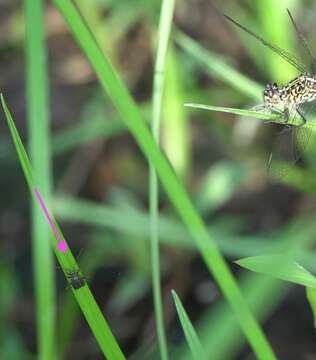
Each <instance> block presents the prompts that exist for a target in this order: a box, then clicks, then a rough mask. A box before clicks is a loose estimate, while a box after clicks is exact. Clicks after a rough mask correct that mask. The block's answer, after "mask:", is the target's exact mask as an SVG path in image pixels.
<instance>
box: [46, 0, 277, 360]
mask: <svg viewBox="0 0 316 360" xmlns="http://www.w3.org/2000/svg"><path fill="white" fill-rule="evenodd" d="M53 3H54V4H55V5H56V6H57V8H58V9H59V11H60V13H61V14H62V15H63V17H64V19H65V20H66V22H67V24H68V26H69V28H70V30H71V31H72V33H73V35H74V37H75V39H76V41H77V42H78V44H79V45H80V47H81V48H82V50H83V52H84V53H85V55H86V56H87V58H88V59H89V62H90V64H91V66H92V68H93V69H94V70H95V71H96V74H97V76H98V78H99V80H100V83H101V85H102V87H103V88H104V90H105V91H106V92H107V94H108V95H109V97H110V98H111V100H112V101H113V103H114V105H115V106H116V108H117V110H118V111H119V113H120V115H121V116H122V119H123V120H124V121H125V123H126V125H127V127H128V128H129V130H130V132H131V133H132V134H133V136H134V137H135V139H136V141H137V143H138V145H139V146H140V148H141V150H142V151H143V152H144V154H145V155H146V157H147V158H148V160H150V161H152V163H153V165H154V166H155V169H156V171H157V173H158V175H159V176H160V180H161V182H162V185H163V186H164V189H165V190H166V192H167V195H168V196H169V198H170V200H171V202H172V203H173V205H174V207H175V209H176V210H177V212H178V214H179V215H180V216H181V218H182V220H183V221H184V223H185V224H186V225H187V228H188V230H189V232H190V233H191V235H192V237H193V238H194V239H195V241H196V244H197V247H198V249H199V251H200V252H201V255H202V256H203V259H204V261H205V263H206V264H207V266H208V268H209V270H210V271H211V272H212V274H213V276H214V277H215V279H216V281H217V283H218V284H219V286H220V288H221V290H222V291H223V294H224V296H225V297H226V299H227V300H228V302H229V304H230V306H231V307H232V309H233V310H234V313H235V315H236V317H237V318H238V322H239V325H240V326H241V328H242V329H243V331H244V333H245V335H246V336H247V339H248V341H249V342H250V344H251V346H252V348H253V350H254V351H255V353H256V356H257V357H258V358H259V359H264V360H268V359H275V355H274V353H273V350H272V349H271V347H270V345H269V343H268V341H267V339H266V337H265V336H264V334H263V332H262V330H261V328H260V326H259V324H258V322H257V321H256V319H255V318H254V316H253V315H252V313H251V311H250V309H249V307H248V305H247V303H246V301H245V300H244V297H243V295H242V293H241V291H240V289H239V287H238V285H237V283H236V281H235V279H234V277H233V275H232V273H231V271H230V269H229V267H228V266H227V264H226V262H225V260H224V258H223V256H222V255H221V253H220V252H219V250H218V248H217V246H216V244H215V241H214V239H213V237H210V236H209V234H208V231H207V228H206V226H205V224H204V222H203V220H202V219H201V217H200V216H199V214H198V213H197V211H196V209H195V208H194V206H193V204H192V201H191V200H190V198H189V196H188V194H187V192H186V191H185V189H184V187H183V185H182V183H181V182H180V180H179V179H178V178H177V176H176V175H175V173H174V171H173V169H172V168H171V166H170V164H169V162H168V161H167V159H166V158H165V156H164V155H163V154H162V152H161V151H160V149H159V147H158V146H157V144H156V143H155V141H154V139H153V137H152V136H151V134H150V131H149V130H148V128H147V126H146V125H145V122H144V121H143V119H142V117H141V115H140V112H139V109H138V107H137V105H136V104H135V102H134V101H133V99H132V98H131V96H130V94H129V92H128V90H127V89H126V87H125V85H124V84H123V83H122V81H121V79H120V77H119V75H118V74H117V73H116V71H115V69H114V68H113V66H112V64H111V63H110V62H109V61H108V59H107V58H106V57H105V56H104V54H103V52H102V50H101V49H100V47H99V46H98V45H97V43H96V41H95V39H94V37H93V34H92V33H91V31H90V29H88V28H87V27H86V24H85V22H84V20H83V19H82V18H81V16H80V14H79V13H78V11H77V10H76V8H75V6H74V5H73V4H72V2H71V1H69V0H54V1H53Z"/></svg>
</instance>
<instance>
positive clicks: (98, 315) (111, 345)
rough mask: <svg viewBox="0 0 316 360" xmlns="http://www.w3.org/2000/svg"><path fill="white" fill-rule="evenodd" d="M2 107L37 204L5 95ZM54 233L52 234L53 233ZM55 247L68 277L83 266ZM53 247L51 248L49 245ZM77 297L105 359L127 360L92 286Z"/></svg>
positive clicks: (86, 286)
mask: <svg viewBox="0 0 316 360" xmlns="http://www.w3.org/2000/svg"><path fill="white" fill-rule="evenodd" d="M1 103H2V107H3V109H4V112H5V116H6V120H7V123H8V126H9V129H10V132H11V136H12V139H13V142H14V145H15V148H16V151H17V154H18V156H19V159H20V162H21V166H22V169H23V172H24V175H25V178H26V180H27V183H28V185H29V189H30V192H31V195H32V196H33V198H34V199H35V201H37V200H36V197H35V194H34V188H35V187H36V186H37V184H36V181H35V176H34V175H33V171H32V168H31V164H30V161H29V159H28V156H27V154H26V151H25V149H24V147H23V144H22V141H21V139H20V136H19V134H18V131H17V129H16V127H15V125H14V121H13V119H12V116H11V113H10V111H9V110H8V108H7V105H6V103H5V101H4V98H3V95H2V94H1ZM41 215H42V219H39V221H41V222H43V223H44V224H45V225H46V227H47V226H48V225H47V223H45V219H44V215H43V214H41ZM53 221H54V224H55V226H56V228H57V231H58V233H59V236H60V238H61V240H62V241H66V240H65V238H64V236H63V234H62V232H61V230H60V228H59V226H58V224H57V222H56V220H55V219H54V218H53ZM51 233H52V231H51ZM51 238H52V239H51V243H52V245H53V249H54V251H55V254H56V257H57V259H58V261H59V263H60V266H61V268H62V270H63V272H64V274H65V276H66V277H67V271H68V270H69V269H78V270H79V266H78V264H77V262H76V260H75V259H74V257H73V255H72V253H71V251H70V249H69V247H67V251H66V253H65V254H63V253H62V252H61V251H59V250H57V240H56V238H55V236H54V235H53V233H52V236H51ZM49 245H50V244H49ZM71 289H72V291H73V294H74V296H75V298H76V300H77V302H78V304H79V306H80V308H81V311H82V312H83V314H84V316H85V318H86V320H87V322H88V324H89V326H90V328H91V330H92V332H93V333H94V336H95V338H96V340H97V342H98V344H99V346H100V348H101V350H102V352H103V353H104V355H105V356H106V357H107V358H108V359H113V360H123V359H125V357H124V355H123V353H122V352H121V349H120V347H119V345H118V344H117V342H116V340H115V338H114V336H113V334H112V332H111V330H110V328H109V326H108V324H107V322H106V320H105V319H104V317H103V315H102V312H101V310H100V309H99V307H98V305H97V303H96V301H95V299H94V297H93V295H92V294H91V292H90V289H89V287H88V285H87V284H86V285H85V286H83V287H82V288H80V289H78V290H75V289H73V288H72V287H71Z"/></svg>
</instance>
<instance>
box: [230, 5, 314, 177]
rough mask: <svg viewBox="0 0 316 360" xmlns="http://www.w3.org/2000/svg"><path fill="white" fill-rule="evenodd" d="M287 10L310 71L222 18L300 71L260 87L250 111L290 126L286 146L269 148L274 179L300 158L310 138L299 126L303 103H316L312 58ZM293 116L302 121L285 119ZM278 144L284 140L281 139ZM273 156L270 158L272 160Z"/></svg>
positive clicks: (283, 173)
mask: <svg viewBox="0 0 316 360" xmlns="http://www.w3.org/2000/svg"><path fill="white" fill-rule="evenodd" d="M287 12H288V15H289V17H290V20H291V22H292V25H293V26H294V28H295V31H296V34H297V36H298V38H299V40H300V43H301V45H302V46H303V48H304V50H305V52H306V53H307V55H308V56H309V58H310V60H311V62H312V68H313V70H312V72H310V71H308V70H307V68H306V67H305V66H304V65H302V64H301V63H300V61H298V60H297V59H296V57H295V56H293V55H292V54H291V53H289V52H288V51H286V50H284V49H282V48H280V47H278V46H276V45H273V44H271V43H269V42H268V41H266V40H265V39H263V38H262V37H261V36H259V35H257V34H255V33H254V32H252V31H251V30H249V29H247V28H246V27H244V26H243V25H241V24H239V23H238V22H237V21H235V20H234V19H232V18H231V17H229V16H227V15H224V16H225V17H226V19H228V20H229V21H230V22H232V23H233V24H234V25H236V26H237V27H239V28H240V29H242V30H243V31H245V32H247V33H248V34H249V35H251V36H252V37H254V38H255V39H257V40H258V41H259V42H261V44H263V45H264V46H266V47H267V48H269V49H270V50H272V51H273V52H274V53H276V54H277V55H279V56H280V57H282V58H283V59H284V60H286V61H287V62H288V63H289V64H290V65H292V66H293V67H295V68H296V69H297V70H298V71H299V72H300V75H299V76H297V77H296V78H294V79H293V80H291V81H289V82H288V83H287V84H285V85H284V86H281V87H280V86H278V84H277V83H275V82H274V83H269V84H267V85H266V87H265V89H264V90H263V104H260V105H257V106H255V107H254V108H253V110H256V111H269V112H271V113H277V114H280V115H282V117H283V120H284V121H283V124H286V125H288V126H287V129H291V131H290V132H289V131H286V132H283V134H285V135H290V136H287V138H288V140H286V141H285V143H286V145H281V144H280V143H281V142H280V141H279V142H278V144H277V146H275V149H276V151H272V153H271V154H270V156H269V172H270V173H271V174H272V176H273V177H276V178H280V177H283V176H284V175H285V174H286V173H287V172H288V169H289V168H290V164H291V163H292V164H293V161H294V162H296V161H297V160H298V159H300V158H301V155H302V153H303V151H304V149H305V148H306V146H307V144H308V142H309V139H310V137H311V131H310V129H309V128H307V127H305V126H302V125H304V124H305V123H306V121H307V120H306V115H307V110H308V106H306V104H308V103H310V104H311V106H312V107H313V106H314V103H313V102H314V101H315V102H316V58H315V56H314V55H313V53H312V51H311V50H310V48H309V46H308V44H307V41H306V39H305V37H304V35H303V34H302V32H301V31H300V29H299V28H298V26H297V25H296V23H295V21H294V19H293V17H292V14H291V13H290V11H289V10H287ZM294 118H295V119H301V120H302V121H301V122H300V123H297V122H295V123H293V122H292V121H289V120H290V119H294ZM278 122H279V121H278ZM282 143H284V141H283V139H282ZM280 148H281V150H280ZM273 158H274V161H272V159H273ZM279 160H280V161H281V162H283V164H286V163H287V164H286V165H285V166H284V165H282V166H281V167H280V165H279ZM284 161H285V162H284Z"/></svg>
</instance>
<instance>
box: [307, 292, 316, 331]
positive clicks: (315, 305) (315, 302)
mask: <svg viewBox="0 0 316 360" xmlns="http://www.w3.org/2000/svg"><path fill="white" fill-rule="evenodd" d="M305 290H306V297H307V300H308V302H309V305H310V307H311V309H312V312H313V318H314V328H316V289H315V288H312V287H306V289H305Z"/></svg>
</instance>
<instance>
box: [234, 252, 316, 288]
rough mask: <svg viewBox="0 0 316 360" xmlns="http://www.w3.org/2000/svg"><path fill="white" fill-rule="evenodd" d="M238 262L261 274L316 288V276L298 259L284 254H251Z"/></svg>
mask: <svg viewBox="0 0 316 360" xmlns="http://www.w3.org/2000/svg"><path fill="white" fill-rule="evenodd" d="M236 263H237V264H238V265H240V266H242V267H244V268H246V269H248V270H251V271H255V272H257V273H260V274H264V275H269V276H272V277H274V278H276V279H281V280H285V281H290V282H293V283H295V284H299V285H303V286H309V287H313V288H316V277H315V276H313V275H312V274H311V273H310V272H309V271H307V270H306V269H304V268H303V267H302V266H301V265H299V264H298V263H297V262H296V261H294V260H293V259H290V258H289V257H286V256H284V255H260V256H251V257H248V258H244V259H241V260H238V261H236Z"/></svg>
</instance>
